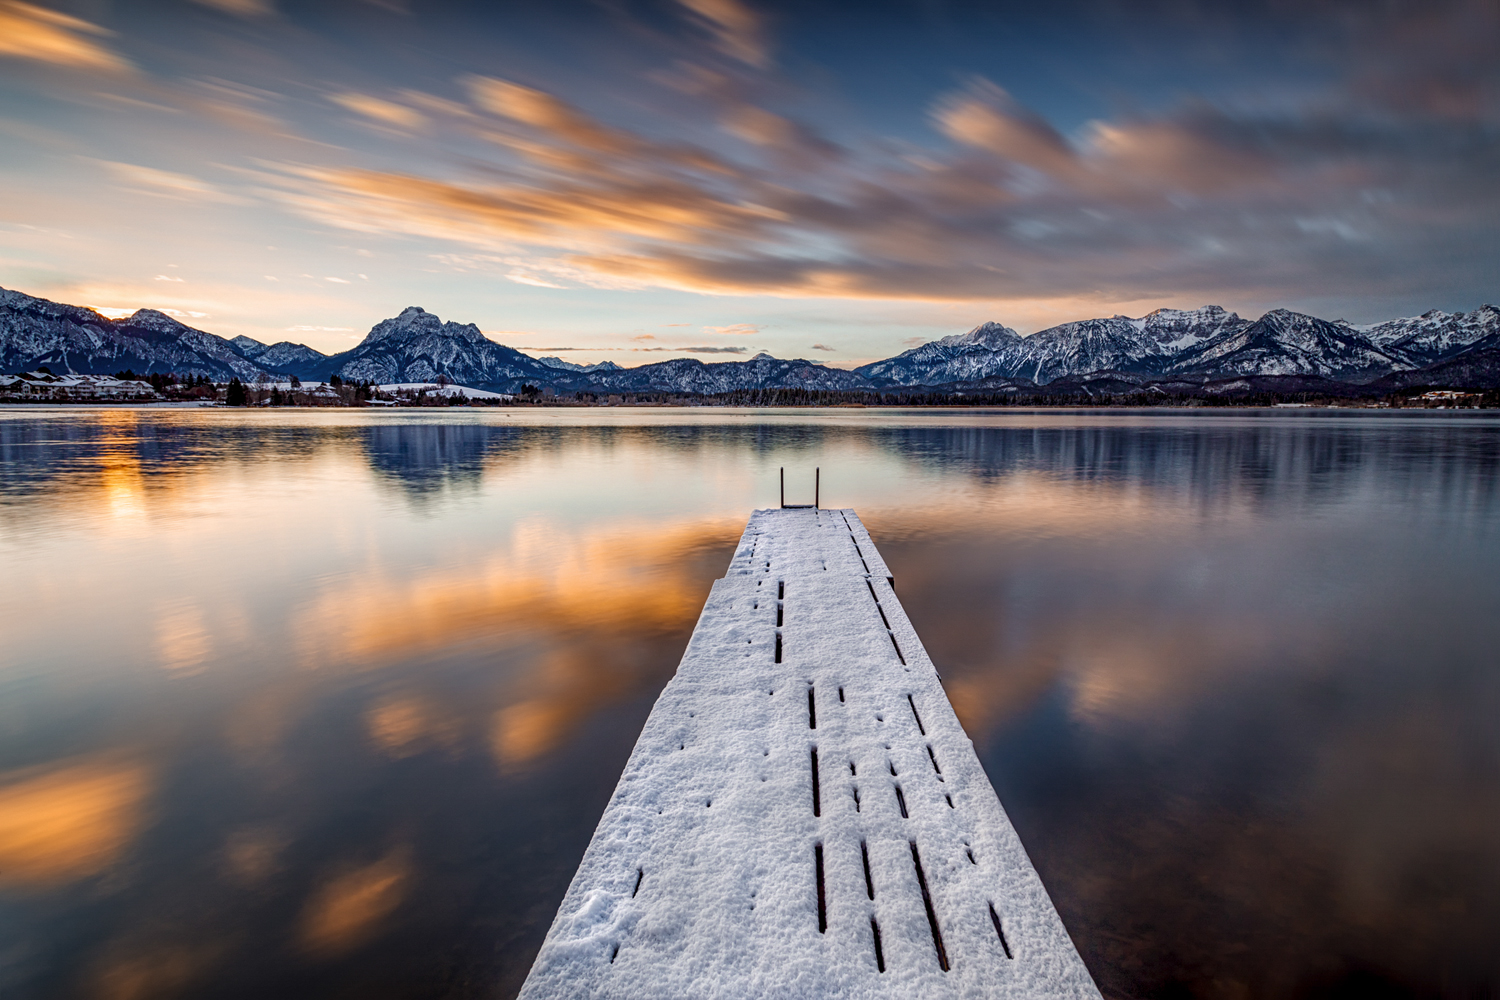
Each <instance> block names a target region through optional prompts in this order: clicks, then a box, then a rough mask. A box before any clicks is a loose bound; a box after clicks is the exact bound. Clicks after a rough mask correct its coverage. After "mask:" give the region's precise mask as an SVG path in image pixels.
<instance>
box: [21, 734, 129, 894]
mask: <svg viewBox="0 0 1500 1000" xmlns="http://www.w3.org/2000/svg"><path fill="white" fill-rule="evenodd" d="M151 779H152V774H151V770H150V769H149V768H148V767H147V766H146V765H145V764H143V763H141V762H140V761H133V760H129V759H125V758H122V757H120V756H117V755H104V756H99V757H94V758H88V759H84V760H76V761H67V762H63V763H61V764H59V765H53V766H46V767H43V768H41V769H22V770H20V771H11V772H5V773H0V885H10V886H22V887H45V886H48V885H52V884H56V883H65V882H70V881H73V880H75V879H79V878H85V877H87V876H90V875H97V874H99V873H100V872H103V871H105V870H107V869H108V868H109V867H110V866H111V865H112V864H114V863H115V862H116V860H118V858H119V856H120V854H121V852H122V851H123V850H124V849H125V847H126V846H127V845H128V844H129V843H130V841H131V840H132V839H133V838H134V837H135V835H136V833H137V832H138V831H139V829H140V827H141V825H142V823H143V821H144V819H145V811H146V802H147V797H148V796H149V794H150V792H151V786H152V780H151Z"/></svg>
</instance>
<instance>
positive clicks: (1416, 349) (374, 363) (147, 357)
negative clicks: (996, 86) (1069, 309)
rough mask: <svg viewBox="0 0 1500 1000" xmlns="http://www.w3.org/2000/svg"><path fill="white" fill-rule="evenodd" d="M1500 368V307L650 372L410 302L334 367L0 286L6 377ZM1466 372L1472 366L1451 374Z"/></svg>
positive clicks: (1185, 315) (958, 340)
mask: <svg viewBox="0 0 1500 1000" xmlns="http://www.w3.org/2000/svg"><path fill="white" fill-rule="evenodd" d="M1486 351H1488V352H1491V353H1488V354H1486V353H1484V352H1486ZM1481 354H1482V355H1483V356H1482V357H1481V356H1480V355H1481ZM1494 356H1500V310H1497V309H1496V308H1495V307H1494V306H1488V305H1487V306H1482V307H1480V308H1478V309H1476V310H1474V311H1473V312H1469V313H1462V312H1459V313H1445V312H1440V311H1437V310H1434V311H1432V312H1428V313H1425V314H1423V315H1422V316H1418V317H1412V318H1408V319H1397V320H1390V321H1388V322H1386V323H1378V324H1373V325H1370V326H1364V327H1355V326H1351V325H1350V324H1348V323H1345V322H1343V321H1342V320H1340V321H1337V322H1329V321H1327V320H1322V319H1318V318H1317V317H1315V316H1308V315H1304V314H1302V313H1296V312H1292V311H1290V310H1286V309H1275V310H1272V311H1271V312H1268V313H1266V314H1265V315H1264V316H1262V317H1260V318H1259V319H1257V320H1255V321H1253V322H1251V321H1249V320H1245V319H1242V318H1241V317H1239V316H1238V315H1236V314H1234V313H1232V312H1229V311H1227V310H1225V309H1223V308H1222V307H1220V306H1204V307H1203V308H1201V309H1193V310H1179V309H1159V310H1157V311H1156V312H1153V313H1150V314H1149V315H1146V316H1143V317H1140V318H1139V319H1133V318H1131V317H1129V316H1111V317H1109V318H1107V319H1088V320H1080V321H1077V322H1073V323H1063V324H1061V325H1059V326H1054V327H1052V328H1050V329H1047V330H1042V331H1041V332H1039V333H1034V334H1032V335H1030V336H1027V337H1023V336H1021V335H1020V334H1018V333H1016V331H1015V330H1012V329H1010V328H1009V327H1006V326H1002V325H1001V324H999V323H985V324H982V325H981V326H977V327H975V328H974V329H973V330H970V331H969V332H967V333H963V334H958V335H955V336H951V337H944V338H942V339H941V340H935V341H932V342H930V343H927V344H923V345H921V346H920V347H916V348H914V349H912V350H909V351H905V352H903V353H902V354H899V355H897V356H896V357H893V358H887V359H885V360H883V361H876V362H873V363H871V364H868V365H864V366H863V367H861V368H857V369H855V370H854V371H844V370H842V369H838V368H830V367H827V366H825V365H820V364H816V363H814V362H811V361H806V360H801V359H798V360H790V361H788V360H781V359H778V358H774V357H772V356H771V355H769V354H764V353H762V354H758V355H756V356H755V357H753V358H751V359H750V360H748V361H721V362H702V361H698V360H696V359H692V358H679V359H675V360H671V361H663V362H659V363H656V364H647V365H641V366H640V367H638V368H622V367H620V366H619V365H617V364H615V363H614V362H611V361H604V362H600V363H598V364H593V365H580V364H576V363H574V362H570V361H564V360H562V359H560V358H554V357H547V358H533V357H531V356H529V355H526V354H523V353H521V352H520V351H517V350H515V349H513V348H510V347H507V346H505V345H503V344H497V343H495V342H494V341H492V340H490V339H489V338H487V337H485V336H484V334H483V333H481V332H480V330H479V328H478V327H477V326H475V325H474V324H472V323H470V324H460V323H451V322H449V323H445V322H443V321H442V320H441V319H440V318H439V317H437V316H435V315H433V314H432V313H429V312H426V311H425V310H423V309H421V308H418V307H416V306H413V307H410V308H408V309H406V310H404V311H402V313H401V314H400V315H399V316H396V317H393V318H391V319H388V320H384V321H382V322H380V323H377V324H376V325H375V326H374V327H373V328H372V329H371V330H370V332H369V334H368V335H367V336H366V337H365V339H364V341H363V342H361V343H360V344H359V345H358V346H357V347H355V348H353V349H352V350H349V351H344V352H343V353H340V354H335V355H331V356H327V355H323V354H321V353H320V352H318V351H316V350H313V349H312V348H310V347H307V346H306V345H304V344H296V343H292V342H291V341H282V342H280V343H277V344H269V345H268V344H263V343H261V342H260V341H258V340H255V339H253V338H251V337H236V338H235V339H234V340H225V339H224V338H222V337H218V336H215V335H214V334H211V333H205V332H204V331H202V330H196V329H193V328H192V327H189V326H185V325H183V324H182V323H179V322H178V321H177V320H175V319H172V318H171V317H170V316H167V315H165V314H163V313H160V312H157V311H155V310H150V309H142V310H140V311H139V312H137V313H135V314H134V315H132V316H129V317H126V318H125V319H119V320H110V319H106V318H105V317H103V316H101V315H100V314H98V313H97V312H95V311H94V310H92V309H87V308H83V307H79V306H69V305H63V304H60V303H56V302H50V301H48V300H46V299H40V298H34V297H32V296H29V295H24V294H22V293H20V292H12V291H6V290H4V289H0V371H9V372H21V371H28V370H32V369H35V368H37V367H39V366H42V365H46V366H47V367H49V368H51V369H52V370H53V371H55V372H59V373H65V372H76V373H80V374H110V373H113V372H116V371H120V370H123V369H126V368H129V369H133V370H134V371H136V372H138V373H141V374H145V373H149V372H169V371H170V372H177V373H179V374H197V375H208V376H209V377H211V378H214V379H217V380H221V381H223V380H227V379H228V378H230V377H231V376H238V377H239V378H241V379H244V380H255V379H258V378H260V377H263V376H277V375H281V376H286V375H298V376H300V377H302V378H304V379H326V378H328V377H329V376H331V375H334V374H337V375H340V376H342V377H343V378H345V379H361V380H366V379H367V380H370V381H374V382H378V383H391V382H427V381H432V380H435V379H438V378H446V379H448V380H449V381H450V382H454V383H459V384H462V385H468V386H472V387H474V388H481V389H491V390H495V391H500V392H513V391H515V390H517V389H519V388H520V387H521V386H522V385H524V384H527V383H530V384H533V385H538V386H551V387H553V388H554V389H556V390H557V391H559V392H573V391H575V390H589V391H593V392H670V393H701V394H713V393H720V392H731V391H735V390H741V389H784V388H800V389H823V390H850V389H856V390H857V389H869V388H876V387H891V386H931V387H934V388H935V389H936V390H937V391H941V392H958V391H960V390H959V389H958V388H957V387H959V386H967V387H969V388H970V389H973V390H975V391H995V390H999V391H1022V390H1024V389H1025V388H1026V387H1028V386H1030V387H1037V386H1047V385H1049V384H1052V383H1059V386H1060V387H1061V388H1067V387H1068V385H1070V384H1071V383H1072V382H1079V380H1085V381H1087V379H1086V378H1085V377H1089V378H1092V380H1093V381H1091V382H1088V385H1089V386H1094V385H1095V383H1098V386H1099V387H1100V388H1102V387H1103V385H1104V382H1100V379H1101V378H1106V377H1107V379H1106V381H1108V380H1112V381H1111V382H1110V384H1113V383H1114V382H1120V383H1121V384H1126V383H1130V384H1133V382H1134V380H1136V379H1137V378H1141V377H1144V378H1147V379H1148V380H1157V381H1152V382H1151V384H1152V385H1157V384H1158V382H1159V384H1160V386H1161V390H1162V391H1169V390H1170V387H1171V386H1172V385H1175V384H1176V382H1178V381H1182V382H1184V384H1187V383H1192V384H1203V383H1205V382H1207V381H1212V380H1232V379H1244V378H1303V379H1334V380H1340V381H1343V382H1357V383H1376V382H1377V380H1378V382H1379V384H1380V385H1383V384H1385V382H1386V381H1389V379H1387V378H1386V376H1390V375H1391V373H1408V375H1404V376H1402V378H1399V379H1396V380H1395V381H1397V382H1402V384H1407V383H1409V384H1412V385H1417V384H1435V381H1452V380H1453V379H1455V378H1458V379H1461V378H1468V377H1473V378H1481V377H1482V378H1489V379H1493V372H1492V369H1493V368H1494V367H1495V364H1494V361H1493V357H1494ZM1464 359H1467V360H1464ZM1459 361H1462V364H1457V365H1456V366H1450V367H1444V366H1447V365H1449V362H1459ZM1429 367H1430V368H1431V369H1432V370H1431V371H1428V368H1429ZM1439 369H1441V371H1439ZM1486 373H1490V374H1486ZM1412 379H1416V380H1417V381H1411V380H1412ZM1070 380H1071V382H1070ZM1392 384H1394V383H1392ZM1475 384H1476V385H1478V384H1479V383H1477V382H1476V383H1475ZM1079 385H1083V382H1079ZM1070 391H1071V390H1070Z"/></svg>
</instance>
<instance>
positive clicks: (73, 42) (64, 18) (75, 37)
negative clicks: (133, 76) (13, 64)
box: [0, 0, 132, 73]
mask: <svg viewBox="0 0 1500 1000" xmlns="http://www.w3.org/2000/svg"><path fill="white" fill-rule="evenodd" d="M110 34H113V32H111V31H108V30H106V29H104V28H101V27H99V26H98V25H97V24H92V23H90V22H88V21H83V20H80V19H79V18H76V17H69V16H68V15H67V14H60V13H58V12H57V11H55V10H48V9H47V8H45V7H34V6H32V5H31V4H29V3H22V2H21V0H0V55H7V56H14V57H16V58H18V59H34V60H36V61H37V62H46V63H53V64H55V65H58V66H71V67H73V68H75V69H90V70H99V71H102V72H106V73H126V72H130V71H131V69H132V67H131V65H130V63H129V62H127V61H126V60H125V59H124V58H122V57H121V56H118V55H116V54H115V53H113V52H111V51H109V50H108V49H106V48H105V47H104V46H102V45H100V44H99V43H97V42H94V41H91V40H90V39H88V38H85V37H84V36H85V35H94V36H96V37H97V36H103V35H110Z"/></svg>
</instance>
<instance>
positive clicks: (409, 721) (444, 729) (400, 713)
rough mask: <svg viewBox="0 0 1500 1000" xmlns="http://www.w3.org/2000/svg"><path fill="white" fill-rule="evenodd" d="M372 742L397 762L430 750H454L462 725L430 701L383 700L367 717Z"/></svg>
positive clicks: (415, 698)
mask: <svg viewBox="0 0 1500 1000" xmlns="http://www.w3.org/2000/svg"><path fill="white" fill-rule="evenodd" d="M365 725H366V727H367V728H368V729H369V732H370V739H371V741H373V742H374V744H375V745H376V746H377V747H379V748H380V749H381V750H383V751H385V753H387V754H388V755H390V756H391V757H395V758H401V757H409V756H411V755H412V754H414V753H420V752H421V751H423V750H425V749H428V748H429V747H431V746H435V745H436V746H453V745H454V744H455V743H456V741H457V740H458V737H459V735H460V727H461V723H460V721H459V720H458V719H457V718H454V717H451V716H448V715H445V714H444V713H443V711H442V710H441V709H440V708H439V707H438V706H437V705H435V704H433V703H432V702H431V701H430V700H429V699H427V698H422V697H420V696H416V695H394V696H391V697H388V698H382V699H381V700H380V701H377V702H376V703H375V704H373V705H371V706H370V708H369V710H368V711H367V712H366V713H365Z"/></svg>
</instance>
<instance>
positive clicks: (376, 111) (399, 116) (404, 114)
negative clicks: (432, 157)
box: [328, 92, 427, 131]
mask: <svg viewBox="0 0 1500 1000" xmlns="http://www.w3.org/2000/svg"><path fill="white" fill-rule="evenodd" d="M328 99H329V100H330V101H332V102H333V103H334V104H337V105H338V106H339V107H341V108H346V109H348V110H350V111H352V112H354V113H355V114H357V115H361V116H363V117H365V118H368V119H369V120H370V121H374V122H379V123H381V124H382V125H392V126H395V127H396V128H400V129H406V130H408V131H415V130H417V129H420V128H422V127H423V126H424V125H426V124H427V117H426V116H425V115H423V114H422V113H421V112H420V111H417V110H415V109H413V108H409V107H407V106H406V105H404V104H397V103H396V102H395V101H387V100H384V99H382V98H379V97H373V96H371V95H369V94H356V93H348V92H346V93H341V94H330V95H329V96H328Z"/></svg>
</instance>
